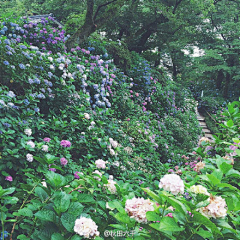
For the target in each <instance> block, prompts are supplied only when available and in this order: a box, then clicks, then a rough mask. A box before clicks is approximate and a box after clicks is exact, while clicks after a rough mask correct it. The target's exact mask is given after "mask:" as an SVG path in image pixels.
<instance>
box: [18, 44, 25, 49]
mask: <svg viewBox="0 0 240 240" xmlns="http://www.w3.org/2000/svg"><path fill="white" fill-rule="evenodd" d="M19 47H20V48H22V49H27V46H25V45H20V46H19Z"/></svg>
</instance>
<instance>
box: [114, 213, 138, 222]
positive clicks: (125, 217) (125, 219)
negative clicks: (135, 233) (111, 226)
mask: <svg viewBox="0 0 240 240" xmlns="http://www.w3.org/2000/svg"><path fill="white" fill-rule="evenodd" d="M113 216H114V217H115V218H116V219H117V220H118V221H119V222H122V223H126V224H131V223H132V222H135V221H134V220H133V219H131V218H130V217H129V216H128V215H127V213H120V212H118V213H116V214H115V215H113ZM133 224H134V223H133Z"/></svg>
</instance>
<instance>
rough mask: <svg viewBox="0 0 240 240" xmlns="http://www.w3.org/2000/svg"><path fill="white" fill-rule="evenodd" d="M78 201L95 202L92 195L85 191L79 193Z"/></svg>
mask: <svg viewBox="0 0 240 240" xmlns="http://www.w3.org/2000/svg"><path fill="white" fill-rule="evenodd" d="M78 201H79V202H95V200H94V198H93V196H91V195H89V194H86V193H79V195H78Z"/></svg>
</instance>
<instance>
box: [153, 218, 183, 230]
mask: <svg viewBox="0 0 240 240" xmlns="http://www.w3.org/2000/svg"><path fill="white" fill-rule="evenodd" d="M149 226H151V227H152V228H154V229H156V230H158V231H160V232H180V231H183V230H184V228H182V227H179V226H178V224H177V223H176V222H175V221H174V219H173V218H171V217H163V218H162V220H161V222H160V223H152V224H149Z"/></svg>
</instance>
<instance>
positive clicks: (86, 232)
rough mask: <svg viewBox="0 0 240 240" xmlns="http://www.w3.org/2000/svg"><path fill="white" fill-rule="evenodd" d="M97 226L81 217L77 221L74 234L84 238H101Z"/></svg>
mask: <svg viewBox="0 0 240 240" xmlns="http://www.w3.org/2000/svg"><path fill="white" fill-rule="evenodd" d="M97 229H98V226H97V224H96V223H95V222H94V221H93V220H92V219H90V218H86V217H80V218H79V219H77V220H76V221H75V225H74V232H75V233H77V234H79V235H80V236H83V237H84V238H88V239H94V238H95V237H96V236H99V234H100V233H99V231H98V230H97Z"/></svg>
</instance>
